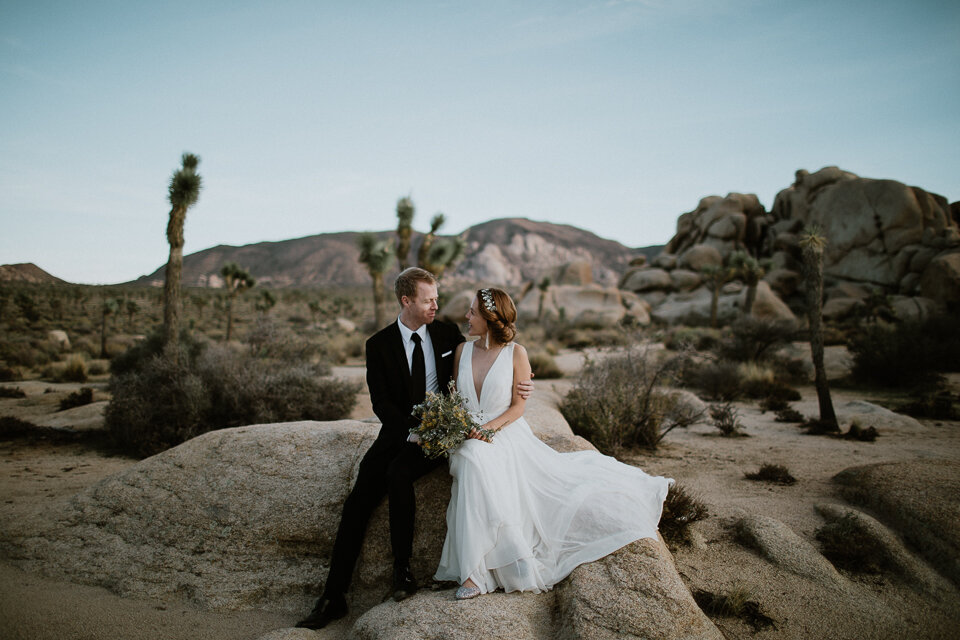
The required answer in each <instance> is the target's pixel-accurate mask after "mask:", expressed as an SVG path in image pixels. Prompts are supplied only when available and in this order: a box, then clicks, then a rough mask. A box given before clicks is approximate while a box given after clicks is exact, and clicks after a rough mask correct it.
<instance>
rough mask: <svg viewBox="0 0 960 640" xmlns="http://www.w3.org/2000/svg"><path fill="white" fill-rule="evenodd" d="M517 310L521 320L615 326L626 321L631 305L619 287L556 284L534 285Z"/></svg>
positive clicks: (589, 325)
mask: <svg viewBox="0 0 960 640" xmlns="http://www.w3.org/2000/svg"><path fill="white" fill-rule="evenodd" d="M517 312H518V314H519V316H520V322H521V323H522V322H533V321H538V320H542V319H552V320H559V319H563V320H565V321H566V322H569V323H570V324H572V325H573V326H584V327H612V326H616V325H617V324H619V323H620V322H621V321H622V320H623V318H624V316H625V315H626V314H627V307H626V305H625V304H624V301H623V296H622V295H621V292H620V290H619V289H618V288H616V287H602V286H600V285H598V284H594V285H587V286H577V285H556V286H551V287H549V288H548V289H547V290H546V291H540V289H539V288H537V287H531V288H530V289H529V290H528V291H527V294H526V295H525V296H524V297H523V298H522V299H521V300H520V301H519V302H518V304H517Z"/></svg>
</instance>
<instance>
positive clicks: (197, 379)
mask: <svg viewBox="0 0 960 640" xmlns="http://www.w3.org/2000/svg"><path fill="white" fill-rule="evenodd" d="M261 347H262V345H261ZM161 350H162V347H160V346H159V343H158V341H157V340H155V339H154V338H150V339H148V340H146V341H144V342H143V343H141V344H139V345H137V346H136V347H134V348H133V349H131V351H135V353H134V355H130V354H129V353H128V354H122V355H120V356H118V357H117V358H115V359H114V362H113V365H114V366H115V369H120V371H117V370H114V372H113V375H112V376H111V378H110V392H111V395H112V399H111V401H110V404H109V405H108V406H107V409H106V412H105V419H106V426H107V429H108V431H109V433H110V435H111V437H112V439H113V441H114V443H115V444H116V445H117V446H118V447H120V448H121V449H122V450H124V451H126V452H129V453H132V454H135V455H140V456H147V455H152V454H154V453H158V452H160V451H163V450H164V449H167V448H169V447H172V446H175V445H177V444H180V443H181V442H184V441H186V440H189V439H190V438H193V437H195V436H198V435H200V434H202V433H206V432H207V431H213V430H215V429H222V428H225V427H235V426H240V425H246V424H258V423H274V422H286V421H292V420H336V419H340V418H344V417H346V416H347V415H349V413H350V411H352V410H353V407H354V406H355V404H356V395H357V392H358V391H359V386H360V385H359V383H355V382H349V381H344V380H339V379H335V378H326V377H322V376H321V375H320V373H322V371H323V369H324V367H325V365H321V366H315V365H311V364H309V363H306V362H300V363H298V362H291V361H278V360H271V359H264V358H258V357H256V356H255V355H254V354H253V353H252V352H251V349H250V348H240V349H237V348H234V347H231V346H229V345H218V344H209V343H202V342H197V341H195V340H192V339H189V338H188V339H185V340H183V342H182V343H181V347H180V352H179V357H178V358H177V359H176V360H174V359H172V358H169V357H167V356H166V355H164V354H163V353H160V351H161ZM135 356H136V357H135ZM137 358H139V360H138V359H137Z"/></svg>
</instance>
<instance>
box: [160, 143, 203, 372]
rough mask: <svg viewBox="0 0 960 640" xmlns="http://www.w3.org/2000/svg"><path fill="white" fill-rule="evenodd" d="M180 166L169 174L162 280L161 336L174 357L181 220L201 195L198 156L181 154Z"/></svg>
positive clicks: (178, 310)
mask: <svg viewBox="0 0 960 640" xmlns="http://www.w3.org/2000/svg"><path fill="white" fill-rule="evenodd" d="M180 161H181V164H182V166H181V167H180V168H179V169H177V170H176V171H175V172H174V174H173V177H171V178H170V188H169V199H170V207H171V208H170V220H169V222H168V223H167V242H168V243H170V257H169V258H168V259H167V269H166V274H165V276H166V277H165V280H164V284H163V339H164V343H165V345H166V347H167V351H168V353H170V354H173V357H174V358H175V357H176V354H177V349H176V346H177V342H178V340H179V338H180V315H181V311H182V308H183V301H182V300H181V293H180V274H181V272H182V271H183V224H184V222H185V221H186V219H187V209H189V208H190V207H191V206H193V205H194V204H195V203H196V202H197V199H198V198H199V197H200V187H201V185H202V182H203V181H202V180H201V179H200V175H199V174H198V173H197V165H198V164H199V163H200V158H198V157H197V156H195V155H193V154H192V153H184V154H183V156H182V157H181V158H180Z"/></svg>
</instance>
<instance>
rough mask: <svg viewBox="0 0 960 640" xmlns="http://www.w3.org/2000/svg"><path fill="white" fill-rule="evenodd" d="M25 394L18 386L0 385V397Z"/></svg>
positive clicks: (25, 395) (23, 395)
mask: <svg viewBox="0 0 960 640" xmlns="http://www.w3.org/2000/svg"><path fill="white" fill-rule="evenodd" d="M26 397H27V394H26V393H25V392H24V390H23V389H21V388H20V387H0V398H26Z"/></svg>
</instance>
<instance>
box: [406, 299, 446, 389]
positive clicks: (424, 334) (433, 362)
mask: <svg viewBox="0 0 960 640" xmlns="http://www.w3.org/2000/svg"><path fill="white" fill-rule="evenodd" d="M397 326H399V327H400V336H401V337H402V338H403V350H404V351H405V352H406V354H407V372H408V373H409V372H410V371H411V370H412V369H413V348H414V347H415V346H416V343H414V341H413V340H412V339H411V336H413V334H414V333H416V334H417V335H419V336H420V344H421V345H422V346H423V364H424V366H425V368H426V371H427V385H426V390H427V391H433V392H437V391H439V390H440V386H439V385H438V384H437V359H436V358H435V357H434V356H433V342H432V341H431V340H430V332H429V331H427V325H425V324H424V325H420V328H419V329H417V330H416V331H415V332H414V331H411V330H410V328H409V327H408V326H407V325H405V324H403V322H402V321H401V320H400V317H399V316H398V317H397Z"/></svg>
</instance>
